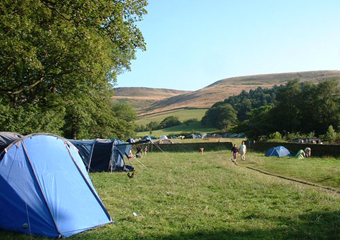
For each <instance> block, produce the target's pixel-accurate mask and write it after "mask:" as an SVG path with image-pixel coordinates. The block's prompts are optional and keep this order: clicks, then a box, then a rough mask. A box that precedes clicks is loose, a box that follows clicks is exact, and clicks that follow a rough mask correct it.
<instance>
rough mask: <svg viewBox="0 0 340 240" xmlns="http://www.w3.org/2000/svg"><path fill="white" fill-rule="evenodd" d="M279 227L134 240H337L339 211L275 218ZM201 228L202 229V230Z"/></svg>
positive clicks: (202, 231) (339, 233) (209, 231)
mask: <svg viewBox="0 0 340 240" xmlns="http://www.w3.org/2000/svg"><path fill="white" fill-rule="evenodd" d="M275 221H277V222H278V223H280V225H282V227H279V228H273V229H271V230H269V231H268V230H260V229H258V230H257V229H254V230H245V231H235V230H232V229H225V230H216V231H211V230H208V231H204V230H200V231H193V232H192V233H190V234H188V233H182V232H178V233H176V234H173V235H169V236H149V237H146V238H138V239H159V240H178V239H181V240H182V239H187V240H189V239H190V240H192V239H200V240H215V239H216V240H223V239H244V240H246V239H247V240H248V239H261V240H262V239H276V240H280V239H282V240H283V239H284V240H291V239H299V240H301V239H315V240H319V239H334V240H336V239H340V211H336V212H331V213H329V212H313V213H310V214H304V215H300V216H299V218H298V219H297V220H292V219H287V218H281V217H280V218H279V219H276V220H275ZM203 228H204V227H203Z"/></svg>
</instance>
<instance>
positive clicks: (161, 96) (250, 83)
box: [113, 71, 340, 116]
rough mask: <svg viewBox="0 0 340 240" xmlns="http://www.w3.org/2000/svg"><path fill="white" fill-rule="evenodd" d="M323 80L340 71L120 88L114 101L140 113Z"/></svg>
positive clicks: (202, 105)
mask: <svg viewBox="0 0 340 240" xmlns="http://www.w3.org/2000/svg"><path fill="white" fill-rule="evenodd" d="M296 78H299V79H300V80H301V81H303V82H304V81H313V82H316V81H320V80H324V79H329V78H340V71H309V72H294V73H278V74H263V75H252V76H242V77H233V78H226V79H222V80H219V81H217V82H214V83H213V84H211V85H209V86H207V87H205V88H202V89H200V90H197V91H178V90H169V89H154V88H117V89H115V96H114V97H113V99H114V101H125V102H128V103H130V104H131V105H132V106H133V107H134V108H135V109H136V110H137V112H138V114H139V115H140V116H143V115H145V114H150V113H155V112H162V111H167V110H171V109H178V108H209V107H211V106H212V105H213V104H214V103H216V102H218V101H223V100H224V99H226V98H228V97H229V96H232V95H238V94H239V93H241V92H242V91H243V90H245V91H249V90H251V89H256V88H257V87H262V88H271V87H273V86H274V85H281V84H285V83H286V82H287V81H288V80H291V79H296Z"/></svg>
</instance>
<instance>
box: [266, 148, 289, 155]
mask: <svg viewBox="0 0 340 240" xmlns="http://www.w3.org/2000/svg"><path fill="white" fill-rule="evenodd" d="M266 156H267V157H270V156H277V157H287V156H292V154H290V152H289V151H288V149H287V148H285V147H283V146H278V147H272V148H271V149H269V150H268V152H267V153H266Z"/></svg>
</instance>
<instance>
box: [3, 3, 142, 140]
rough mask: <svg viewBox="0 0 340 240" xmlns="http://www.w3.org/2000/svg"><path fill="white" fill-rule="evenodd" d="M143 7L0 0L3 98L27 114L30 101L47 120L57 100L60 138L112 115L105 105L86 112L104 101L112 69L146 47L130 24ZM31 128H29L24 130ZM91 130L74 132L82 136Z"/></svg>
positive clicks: (117, 70) (126, 66)
mask: <svg viewBox="0 0 340 240" xmlns="http://www.w3.org/2000/svg"><path fill="white" fill-rule="evenodd" d="M146 5H147V0H137V1H129V0H111V1H108V0H97V1H67V0H59V1H54V0H52V1H50V0H32V1H20V2H19V1H14V2H13V1H4V0H1V8H0V83H1V84H0V94H1V96H2V104H5V105H7V106H8V107H9V108H10V109H22V110H23V111H24V112H26V113H27V114H28V115H30V114H32V113H34V111H32V108H31V107H30V106H31V105H32V104H34V106H35V111H38V112H39V113H40V114H41V117H43V118H46V119H48V116H49V115H50V114H51V113H50V112H49V111H45V109H50V110H51V109H54V106H55V103H56V102H57V103H58V105H59V107H61V108H64V109H65V110H66V111H64V112H65V113H66V115H65V126H64V127H62V128H63V129H66V132H68V133H69V134H67V136H75V135H77V134H79V130H80V128H82V127H81V126H80V125H82V124H84V123H85V122H86V121H88V122H90V123H87V124H90V125H91V123H94V125H91V126H92V127H97V126H100V124H99V122H101V121H102V120H101V119H100V118H102V119H103V118H106V119H110V118H111V119H112V118H114V117H113V114H112V112H110V111H106V110H105V111H104V112H105V113H106V114H105V116H100V118H99V119H96V118H97V116H99V114H93V113H94V112H95V109H93V108H92V107H96V106H98V105H101V106H103V105H104V104H107V103H108V102H109V97H110V96H112V89H113V85H114V81H115V79H116V77H117V74H120V73H122V72H123V71H124V70H125V69H127V70H129V69H130V61H131V60H132V59H135V53H136V50H137V49H141V50H145V42H144V38H143V36H142V34H141V32H140V30H139V29H138V28H137V27H136V24H135V23H136V22H137V21H140V20H142V16H143V15H144V14H146V10H145V9H144V7H145V6H146ZM78 100H79V101H78ZM98 101H100V102H98ZM85 103H86V104H85ZM107 107H109V106H107ZM56 110H57V109H56ZM97 112H98V111H97ZM0 113H1V115H2V112H0ZM55 116H58V117H59V118H60V119H59V120H58V121H57V122H59V123H61V122H62V121H64V120H63V116H62V115H61V114H55ZM13 117H16V116H13ZM89 117H94V119H93V118H92V119H90V118H89ZM68 121H71V122H68ZM109 122H115V120H111V121H109ZM26 123H27V124H29V121H27V122H26ZM70 125H72V127H70ZM87 126H89V125H87ZM1 127H2V126H1ZM28 128H29V127H28V126H27V129H28ZM13 129H16V127H15V126H13ZM60 129H61V127H60V126H58V127H57V126H54V127H52V128H48V129H46V130H47V131H52V132H55V131H59V132H60ZM77 129H78V130H77ZM18 130H20V129H18ZM37 130H38V128H36V127H34V126H32V129H31V131H37ZM73 130H75V131H76V130H77V131H78V132H77V133H76V132H73ZM92 130H93V129H88V130H87V129H86V128H82V130H81V131H83V132H84V131H85V132H87V133H86V134H85V135H89V134H90V131H92ZM102 130H103V129H102ZM98 131H100V129H96V131H95V132H98ZM20 132H21V131H20ZM92 137H97V136H92Z"/></svg>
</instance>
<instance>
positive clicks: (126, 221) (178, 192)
mask: <svg viewBox="0 0 340 240" xmlns="http://www.w3.org/2000/svg"><path fill="white" fill-rule="evenodd" d="M230 157H231V153H230V152H229V151H216V152H213V151H211V152H205V153H204V155H201V154H199V153H196V152H195V153H151V152H150V153H148V155H147V156H143V158H141V159H139V160H140V161H141V163H143V165H142V164H140V163H139V162H138V161H137V159H133V160H132V164H133V165H134V167H135V168H136V175H135V177H134V178H128V177H127V176H126V173H92V174H91V178H92V181H93V183H94V185H95V187H96V190H97V191H98V193H99V195H100V196H101V198H102V200H103V202H104V204H105V206H106V208H107V209H108V211H109V212H110V215H111V217H112V218H113V220H114V221H115V222H116V223H115V224H112V225H106V226H103V227H100V228H98V229H94V230H91V231H87V232H85V233H82V234H78V235H75V236H72V237H70V238H69V239H85V240H86V239H89V240H90V239H91V240H93V239H110V240H111V239H162V240H175V239H176V240H177V239H204V240H205V239H340V228H339V227H340V211H339V209H340V201H339V200H340V195H339V194H336V193H334V192H332V191H327V190H324V189H320V188H317V187H312V186H307V185H304V184H300V183H296V182H292V181H288V180H284V179H281V178H277V177H274V176H269V175H266V174H262V173H259V172H257V171H253V170H250V169H248V168H247V164H249V165H252V166H257V167H263V168H264V166H266V165H271V168H270V169H269V168H267V169H266V170H267V171H273V172H279V173H280V174H282V175H284V174H286V172H287V173H288V172H290V170H289V169H290V168H291V167H292V166H294V165H293V159H292V160H289V159H286V160H288V161H291V165H290V164H287V162H281V161H283V159H282V160H281V159H274V158H272V159H271V158H266V157H264V156H261V155H259V154H256V153H249V154H248V155H247V160H246V161H244V162H241V161H240V160H239V161H238V162H239V165H238V166H235V165H233V164H232V163H231V161H230ZM309 160H310V159H309ZM299 161H300V160H299ZM312 161H315V166H314V168H310V165H309V164H310V163H311V164H312V163H313V162H307V161H300V162H299V164H296V169H295V171H291V173H290V174H292V175H295V176H294V177H295V178H300V177H301V175H303V173H304V172H308V171H310V172H311V174H307V173H305V174H304V178H306V179H308V180H309V181H315V178H314V177H312V175H313V172H314V174H317V175H319V176H322V175H325V176H327V177H329V178H337V177H338V176H337V175H338V174H337V173H336V172H331V173H329V171H328V169H329V168H331V167H333V168H338V169H339V167H340V162H339V163H337V162H336V161H333V160H332V159H312ZM318 161H323V163H324V164H316V163H317V162H318ZM333 174H334V175H333ZM335 183H336V181H335V182H334V184H335ZM335 185H336V184H335ZM335 185H334V187H337V188H340V184H339V183H338V184H337V185H336V186H335ZM133 212H135V213H137V216H134V215H133ZM0 239H10V240H12V239H28V236H25V235H22V234H15V233H7V232H0ZM30 239H43V238H35V237H31V238H30Z"/></svg>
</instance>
